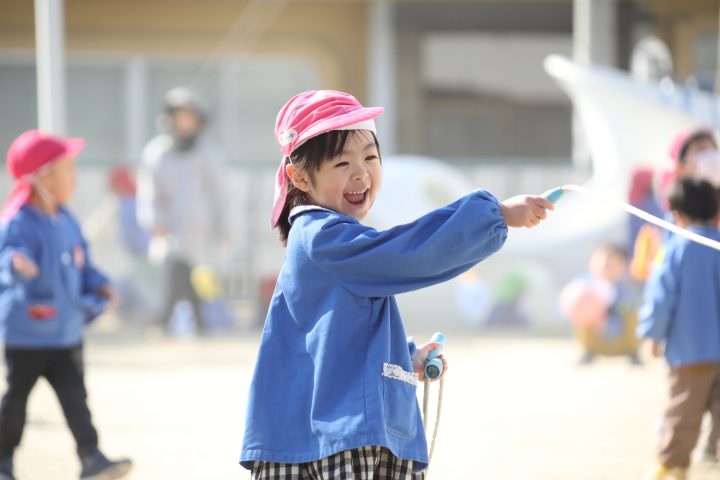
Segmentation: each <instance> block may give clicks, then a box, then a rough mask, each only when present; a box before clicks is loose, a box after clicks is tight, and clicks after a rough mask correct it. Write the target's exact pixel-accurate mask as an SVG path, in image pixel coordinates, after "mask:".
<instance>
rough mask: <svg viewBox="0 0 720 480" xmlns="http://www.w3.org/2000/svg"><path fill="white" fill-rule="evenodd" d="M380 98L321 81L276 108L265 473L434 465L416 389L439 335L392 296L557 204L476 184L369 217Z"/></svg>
mask: <svg viewBox="0 0 720 480" xmlns="http://www.w3.org/2000/svg"><path fill="white" fill-rule="evenodd" d="M382 111H383V109H382V108H378V107H375V108H366V107H363V106H362V105H361V104H360V102H358V101H357V100H356V99H355V98H354V97H353V96H352V95H349V94H347V93H342V92H335V91H331V90H320V91H310V92H303V93H300V94H298V95H296V96H295V97H293V98H292V99H291V100H290V101H289V102H288V103H287V104H286V105H285V106H284V107H283V108H282V110H281V111H280V113H279V114H278V117H277V122H276V126H275V137H276V140H277V142H278V144H279V146H280V150H281V151H282V154H283V157H282V160H281V163H280V167H279V168H278V171H277V176H276V190H275V192H276V195H275V202H274V206H273V210H272V217H271V223H272V226H273V227H277V228H278V229H279V233H280V238H281V240H282V242H283V243H285V244H286V247H287V251H286V256H285V263H284V265H283V267H282V270H281V272H280V275H279V277H278V280H277V285H276V287H275V292H274V294H273V298H272V300H271V303H270V309H269V311H268V315H267V320H266V322H265V328H264V331H263V335H262V340H261V344H260V349H259V352H258V358H257V363H256V367H255V373H254V376H253V380H252V385H251V387H250V399H249V402H248V411H247V422H246V427H245V436H244V440H243V448H242V453H241V456H240V462H241V464H242V465H243V466H244V467H246V468H248V469H250V470H251V471H252V473H251V476H252V478H253V479H254V480H260V479H274V480H290V479H292V480H302V479H310V478H312V479H316V480H317V479H337V478H343V479H355V480H370V479H372V480H410V479H422V478H424V475H425V474H424V471H425V469H426V468H427V464H428V461H429V459H428V451H427V443H426V440H425V432H424V429H423V425H422V419H421V415H420V411H419V408H418V404H417V399H416V392H415V389H416V385H417V383H418V381H422V380H424V372H423V364H424V362H425V360H426V359H427V357H428V353H429V352H430V351H431V350H433V349H435V348H438V347H439V346H440V344H439V343H437V342H428V343H426V344H425V345H422V346H416V345H415V342H414V341H412V340H411V339H408V338H407V337H406V336H405V331H404V328H403V324H402V320H401V319H400V313H399V311H398V308H397V303H396V301H395V297H394V295H395V294H397V293H402V292H407V291H410V290H417V289H419V288H423V287H426V286H429V285H433V284H436V283H440V282H444V281H446V280H449V279H451V278H453V277H456V276H458V275H460V274H461V273H463V272H465V271H467V270H468V269H470V268H471V267H473V266H474V265H475V264H476V263H478V262H479V261H481V260H482V259H484V258H486V257H487V256H489V255H491V254H492V253H494V252H495V251H497V250H498V249H499V248H500V247H501V246H502V245H503V243H504V242H505V239H506V236H507V231H508V226H511V227H513V226H514V227H520V226H524V227H531V226H534V225H537V224H538V223H539V222H540V221H542V220H543V219H545V218H546V216H547V213H546V209H550V210H552V209H553V205H552V203H551V202H549V201H548V200H546V199H544V198H543V197H535V196H519V197H514V198H512V199H510V200H506V201H505V202H499V201H498V200H497V199H496V198H495V197H494V196H493V195H492V194H490V193H489V192H487V191H485V190H477V191H475V192H473V193H471V194H469V195H467V196H465V197H463V198H461V199H459V200H457V201H456V202H454V203H452V204H450V205H448V206H446V207H443V208H441V209H438V210H435V211H433V212H429V213H428V214H427V215H425V216H423V217H421V218H419V219H418V220H416V221H414V222H412V223H409V224H407V225H399V226H397V227H394V228H391V229H389V230H385V231H377V230H375V229H373V228H370V227H367V226H365V225H363V224H362V223H360V222H361V221H362V220H363V219H364V218H365V216H366V215H367V213H368V211H369V210H370V208H371V207H372V204H373V202H374V200H375V198H376V195H377V193H378V192H379V190H380V186H381V184H382V163H381V159H380V148H379V144H378V140H377V137H376V129H375V123H374V119H375V118H376V117H377V116H379V115H380V114H381V113H382ZM443 364H444V367H443V372H444V371H445V368H446V367H447V365H446V364H445V362H444V361H443Z"/></svg>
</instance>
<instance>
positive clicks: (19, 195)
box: [0, 130, 85, 221]
mask: <svg viewBox="0 0 720 480" xmlns="http://www.w3.org/2000/svg"><path fill="white" fill-rule="evenodd" d="M84 146H85V140H83V139H82V138H67V139H65V138H60V137H55V136H53V135H51V134H49V133H45V132H41V131H39V130H29V131H27V132H25V133H23V134H21V135H20V136H19V137H17V138H16V139H15V140H14V141H13V143H12V144H11V145H10V148H9V149H8V152H7V169H8V172H9V173H10V175H12V176H13V178H15V186H14V187H13V189H12V191H11V192H10V195H9V196H8V198H7V199H6V200H5V204H4V205H3V207H2V211H0V220H2V221H6V220H8V219H9V218H10V217H12V216H13V215H15V213H16V212H17V211H18V210H19V209H20V207H22V206H23V205H24V204H25V203H26V202H27V201H28V200H29V199H30V194H31V193H32V182H33V181H34V180H35V177H36V176H37V175H38V174H39V173H40V172H41V171H42V170H43V168H46V167H48V166H49V165H52V164H53V163H54V162H55V161H56V160H59V159H60V158H62V157H73V156H75V155H77V154H78V153H80V151H81V150H82V149H83V147H84Z"/></svg>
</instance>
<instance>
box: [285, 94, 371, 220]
mask: <svg viewBox="0 0 720 480" xmlns="http://www.w3.org/2000/svg"><path fill="white" fill-rule="evenodd" d="M382 112H383V108H382V107H363V106H362V105H361V104H360V102H359V101H358V100H357V99H356V98H355V97H353V96H352V95H350V94H349V93H344V92H337V91H335V90H311V91H308V92H302V93H299V94H297V95H295V96H294V97H293V98H291V99H290V100H289V101H288V102H287V103H286V104H285V106H284V107H283V108H282V109H281V110H280V112H279V113H278V116H277V119H276V121H275V140H277V143H278V146H279V147H280V151H281V152H282V154H283V158H282V159H281V161H280V167H279V168H278V171H277V174H276V176H275V200H274V202H273V210H272V218H271V224H272V226H273V227H275V226H276V225H277V223H278V219H279V218H280V213H281V212H282V209H283V207H284V205H285V199H286V197H287V186H288V179H287V175H286V174H285V157H289V156H290V155H291V154H292V152H293V151H294V150H295V149H296V148H297V147H299V146H300V145H302V144H303V143H305V142H306V141H308V140H310V139H311V138H313V137H316V136H318V135H321V134H323V133H327V132H330V131H332V130H371V131H372V132H373V133H374V132H375V123H374V121H373V119H374V118H375V117H378V116H379V115H380V114H381V113H382Z"/></svg>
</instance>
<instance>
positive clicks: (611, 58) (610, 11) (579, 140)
mask: <svg viewBox="0 0 720 480" xmlns="http://www.w3.org/2000/svg"><path fill="white" fill-rule="evenodd" d="M616 9H617V5H616V2H615V0H602V1H598V0H574V1H573V59H574V60H575V61H576V62H580V63H588V64H590V63H595V64H600V65H609V66H613V65H615V63H616V42H617V39H616V37H617V21H616V16H617V14H616ZM572 130H573V162H574V163H575V164H576V165H578V166H582V167H589V166H590V151H589V149H588V147H587V143H586V142H585V135H584V132H583V129H582V125H581V124H580V120H579V118H578V116H577V114H573V123H572Z"/></svg>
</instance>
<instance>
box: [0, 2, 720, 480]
mask: <svg viewBox="0 0 720 480" xmlns="http://www.w3.org/2000/svg"><path fill="white" fill-rule="evenodd" d="M719 18H720V1H719V0H602V1H600V0H504V1H499V0H496V1H492V0H396V1H393V0H324V1H318V0H247V1H242V0H64V1H61V0H57V1H53V0H36V1H35V2H33V1H30V0H26V1H20V0H0V147H2V151H3V152H5V151H6V149H7V147H8V146H9V144H10V142H11V141H12V139H13V138H15V137H16V136H17V135H18V134H20V133H21V132H23V131H25V130H28V129H32V128H37V127H38V126H40V127H41V128H47V129H50V130H52V131H54V132H56V133H58V134H62V135H65V136H79V137H84V138H85V139H86V140H87V147H86V149H85V150H84V152H83V153H82V155H81V156H80V158H79V161H78V163H77V170H78V190H77V193H76V195H75V198H74V199H73V202H72V205H71V208H72V210H73V211H74V212H75V213H76V214H77V215H78V217H79V218H80V220H81V221H82V223H83V228H84V231H85V234H86V236H87V237H88V239H89V241H90V243H91V245H92V251H93V254H94V260H95V262H96V263H97V264H98V265H99V266H100V267H101V268H103V269H104V270H106V271H107V272H108V273H109V274H110V275H111V276H112V277H113V278H114V279H115V280H116V282H117V284H118V286H119V288H120V293H121V304H120V307H119V309H118V310H116V311H114V312H111V313H109V314H107V315H105V316H104V317H103V318H101V319H100V320H99V321H98V323H97V325H96V326H94V328H93V329H92V331H91V334H90V336H91V339H92V341H91V342H90V346H89V349H88V353H89V355H88V358H89V361H88V363H89V372H90V374H89V389H90V391H91V393H92V398H93V404H94V405H95V406H94V407H93V411H94V412H95V411H97V418H98V423H99V424H100V430H101V431H102V432H107V433H106V434H105V435H106V437H104V438H107V445H109V449H110V450H111V451H113V452H114V451H122V452H127V453H129V454H130V456H132V457H133V458H134V459H135V460H136V465H137V468H136V470H135V474H134V475H135V476H134V477H132V478H238V477H241V476H242V475H244V474H242V473H240V470H239V467H237V465H236V455H237V454H238V452H239V446H240V439H241V434H242V421H243V420H242V413H243V410H244V405H245V403H244V402H245V398H246V394H247V386H248V382H249V378H250V376H251V374H252V366H253V362H254V354H255V351H256V348H257V339H258V335H259V332H260V328H261V327H262V324H263V321H264V316H265V313H266V310H267V304H268V302H269V298H270V296H271V294H272V291H273V288H274V281H275V278H276V275H277V273H278V270H279V269H280V266H281V265H282V261H283V257H284V249H283V248H282V246H281V244H280V242H279V241H278V239H277V234H276V233H275V232H273V231H272V230H271V229H270V227H269V215H270V208H271V204H272V199H273V178H274V174H275V170H276V169H277V165H278V161H279V160H280V154H279V150H278V148H277V146H276V144H275V139H274V137H273V126H274V121H275V116H276V114H277V112H278V110H279V109H280V107H281V106H282V105H283V104H284V103H285V102H286V101H287V100H288V99H289V98H290V97H291V96H292V95H294V94H296V93H298V92H300V91H303V90H310V89H337V90H342V91H347V92H350V93H352V94H353V95H355V96H356V97H357V98H358V99H359V100H360V101H361V102H362V103H363V104H364V105H367V106H383V107H384V108H385V113H384V115H382V116H381V117H380V118H379V119H378V122H377V123H378V130H379V131H378V137H379V140H380V145H381V150H382V154H383V162H384V169H385V182H384V187H383V190H382V192H381V195H380V196H379V197H378V200H377V203H376V205H375V207H374V208H373V210H372V212H371V215H370V217H369V218H368V220H367V221H368V223H370V224H371V225H373V226H376V227H378V228H388V227H390V226H392V225H396V224H398V223H401V222H405V221H410V220H412V219H413V218H416V217H417V216H419V215H421V214H423V213H424V212H427V211H429V210H431V209H433V208H437V207H440V206H442V205H444V204H446V203H449V202H451V201H453V200H454V199H456V198H458V197H460V196H461V195H464V194H466V193H468V192H470V191H472V190H473V189H475V188H486V189H488V190H490V191H491V192H493V193H494V194H495V195H496V196H497V197H498V198H500V199H503V198H506V197H509V196H512V195H516V194H524V193H535V194H539V193H541V192H544V191H546V190H548V189H550V188H553V187H556V186H558V185H564V184H571V183H572V184H584V185H586V186H588V187H590V188H593V189H594V190H595V191H597V192H600V193H601V196H602V198H604V199H605V200H612V201H629V200H630V191H631V190H632V188H633V186H634V185H635V183H634V178H635V174H636V173H637V171H638V169H642V168H646V169H650V170H651V171H652V172H659V171H661V170H663V169H664V168H667V166H668V165H669V162H670V159H669V155H668V149H669V146H670V143H671V141H672V139H673V135H675V134H676V133H677V131H678V130H680V129H686V128H689V127H692V126H696V125H709V126H710V127H711V128H712V129H713V130H714V131H716V132H717V130H718V128H719V127H720V106H719V104H718V102H717V97H716V96H715V91H716V86H717V85H718V82H719V81H720V80H719V79H718V68H719V63H718V56H719V55H720V52H719V51H718V20H719ZM39 65H40V66H41V68H40V70H39V69H38V66H39ZM43 65H44V67H43ZM43 68H45V71H50V72H52V74H51V75H50V76H49V77H48V76H47V75H46V74H43V73H39V72H41V71H42V69H43ZM176 86H185V87H188V88H189V89H191V90H192V91H194V92H195V93H196V94H197V95H198V97H199V98H201V99H202V101H203V103H204V106H205V108H206V112H207V117H208V123H207V130H208V134H209V136H210V137H211V138H212V140H213V141H214V142H215V143H216V144H217V145H218V147H219V149H220V150H222V152H223V153H224V157H225V159H226V162H227V167H228V168H227V176H226V177H227V178H226V181H227V183H228V188H227V196H226V205H227V208H228V211H229V212H228V213H229V215H228V221H229V225H228V227H229V236H230V238H229V239H228V240H229V241H228V242H227V243H226V244H225V245H223V247H222V248H218V249H215V250H211V251H210V252H209V253H208V254H207V255H206V256H205V257H204V259H203V263H202V265H201V267H202V269H200V270H198V271H197V272H195V273H197V275H196V279H195V280H194V282H193V284H194V286H195V287H197V288H198V289H199V290H201V292H200V293H201V296H202V297H203V298H204V300H206V301H207V302H208V303H212V301H213V300H218V299H219V301H221V303H222V308H221V311H222V312H224V317H223V318H224V319H223V320H222V321H220V320H218V321H217V322H216V323H214V324H213V329H215V330H216V331H217V332H218V335H215V336H211V337H210V338H207V337H204V338H202V339H200V340H199V341H197V342H195V341H194V339H195V337H194V336H193V335H192V334H193V330H192V322H187V321H184V320H182V318H183V315H186V314H187V311H185V312H184V313H183V312H180V311H177V312H174V314H175V316H176V317H177V319H176V321H175V322H171V325H170V330H169V332H165V333H171V335H170V336H166V335H163V334H159V333H158V331H159V329H158V325H157V324H155V323H154V322H153V319H154V318H155V317H156V316H157V314H158V311H159V309H160V308H161V306H160V303H161V301H160V298H161V297H162V295H163V290H164V288H165V285H164V283H165V282H164V278H165V277H164V276H163V274H162V272H161V271H160V267H159V266H158V265H156V264H153V262H151V261H150V260H148V258H147V255H146V253H147V252H142V253H141V254H140V255H138V253H137V252H136V251H133V250H132V248H129V247H128V244H127V242H126V241H124V238H125V237H124V229H125V228H127V225H126V224H125V223H124V222H125V221H127V217H124V216H123V212H127V210H126V206H127V205H125V203H124V202H125V201H126V200H128V199H129V197H128V195H130V196H132V195H134V189H133V188H130V189H123V188H118V184H117V181H118V178H119V177H118V173H117V172H119V171H120V172H125V173H122V174H121V175H120V177H122V179H123V180H121V181H120V183H121V184H123V185H125V186H127V185H126V183H127V182H126V180H128V179H129V180H131V181H132V180H133V179H134V176H135V174H136V173H137V171H138V169H139V167H140V164H141V156H142V151H143V148H144V147H145V145H146V144H147V143H148V142H149V141H150V140H151V138H153V137H154V136H155V135H156V134H157V132H158V120H159V115H160V113H161V112H162V111H163V108H164V101H165V100H164V98H165V95H166V93H167V92H168V91H169V90H170V89H172V88H173V87H176ZM39 99H40V100H39ZM124 175H127V177H125V176H124ZM131 183H132V182H131ZM10 186H11V179H10V178H9V176H8V175H7V174H2V175H0V195H2V196H5V195H7V193H8V192H9V190H10ZM646 193H647V192H646ZM557 207H558V208H557V211H556V212H555V213H554V214H553V215H551V218H550V220H548V221H547V222H545V223H544V224H542V225H541V226H540V227H538V228H536V229H533V230H532V231H524V230H513V231H511V232H510V236H509V239H508V242H507V244H506V246H505V248H504V249H503V251H501V252H500V253H499V254H498V255H496V256H494V257H493V258H492V259H490V260H488V261H487V262H483V263H481V264H480V265H479V266H478V267H476V268H474V269H472V270H471V271H470V272H468V273H467V274H466V275H463V276H462V277H460V278H458V279H455V280H453V281H451V282H447V283H446V284H443V285H438V286H435V287H431V288H429V289H425V290H423V291H422V292H417V293H410V294H405V295H401V296H400V298H399V302H400V308H401V311H402V312H403V318H404V322H405V323H406V328H407V330H408V332H409V333H417V334H419V335H424V334H426V333H427V334H429V333H431V332H432V331H434V330H438V329H442V330H447V331H450V332H451V334H450V336H449V338H450V340H449V342H450V343H449V345H450V348H452V345H453V342H455V344H454V345H455V347H454V348H455V350H454V352H455V357H454V358H455V360H454V361H455V362H456V363H455V364H454V365H455V367H454V369H455V372H456V373H455V375H456V376H455V378H456V379H458V380H459V381H457V382H455V383H454V385H453V384H450V382H451V381H452V377H451V378H449V380H448V383H449V386H448V389H449V395H448V396H447V397H446V398H447V400H446V402H447V403H446V409H445V411H446V412H449V413H448V414H447V416H446V418H445V419H444V420H443V421H444V424H443V427H441V432H444V433H443V435H444V436H443V437H441V439H440V446H439V447H438V453H437V457H436V458H437V460H436V462H435V465H436V466H435V467H434V468H435V469H436V470H435V471H436V472H438V473H436V476H435V478H436V479H439V478H443V479H460V478H463V479H464V478H476V477H472V476H467V472H468V471H478V472H479V473H478V475H479V476H478V477H477V478H497V479H512V478H518V479H520V478H522V479H523V480H526V479H528V478H538V479H550V480H564V479H567V480H570V479H573V480H577V479H584V480H586V479H590V480H591V479H601V478H607V479H613V480H617V479H626V478H627V479H630V478H639V475H640V473H641V472H642V471H644V469H645V467H646V466H648V465H651V464H652V462H653V460H654V457H653V453H652V452H653V445H654V437H653V434H652V433H651V432H650V431H651V424H652V423H653V422H654V420H655V419H656V417H657V416H658V415H659V414H660V412H661V407H662V405H663V398H664V397H663V394H664V393H663V392H664V386H663V380H662V375H663V370H662V368H661V367H660V365H659V364H658V363H654V364H651V365H649V366H648V367H647V368H646V369H644V370H637V369H636V370H633V369H632V368H631V367H628V366H627V365H626V363H625V362H624V360H620V361H619V362H617V361H616V362H614V361H612V360H611V361H609V362H608V365H607V366H606V367H605V368H604V369H602V368H601V369H596V370H593V371H583V372H581V371H579V370H577V369H575V368H574V366H575V363H574V355H575V353H573V352H575V347H574V346H572V344H571V342H570V341H569V339H570V338H571V332H572V331H573V326H572V325H571V323H569V322H568V321H567V320H566V319H565V318H564V317H563V315H562V314H561V312H560V309H559V308H558V297H559V294H560V291H561V290H562V288H563V286H564V285H566V284H567V283H568V282H569V281H570V280H571V279H573V278H574V277H576V276H577V275H580V274H582V273H583V272H586V271H587V270H588V260H589V258H590V255H591V253H592V252H593V251H594V250H595V249H596V247H597V246H598V245H601V244H605V243H607V242H612V243H613V244H616V245H619V246H620V247H621V249H626V250H627V251H628V252H630V251H631V250H632V244H633V240H634V236H633V235H634V234H633V231H632V230H631V226H630V219H629V218H628V216H627V215H626V214H625V213H624V212H622V211H621V210H620V209H617V208H616V207H615V206H613V205H612V204H611V203H610V202H606V201H603V200H599V201H598V200H593V199H590V198H586V197H584V196H581V195H574V194H566V195H565V197H563V198H562V199H561V200H560V201H559V202H558V205H557ZM131 217H132V215H131ZM439 254H442V252H439ZM185 310H187V309H185ZM452 332H457V333H456V335H455V336H453V335H452ZM474 333H477V334H478V335H473V334H474ZM174 337H188V338H191V339H193V341H191V342H187V343H185V342H181V341H177V340H178V339H176V338H174ZM451 358H453V357H451ZM451 361H453V360H451ZM497 366H502V367H503V368H497ZM463 379H468V381H464V380H463ZM476 379H480V381H476ZM541 379H542V380H543V382H542V383H541ZM518 380H519V381H518ZM545 380H547V382H545ZM188 386H190V388H189V387H188ZM46 387H47V386H46V385H42V386H41V387H40V389H39V391H40V393H38V394H37V396H36V397H35V398H36V400H35V402H34V403H33V404H32V405H31V411H30V425H31V427H30V428H28V435H27V437H26V440H24V442H25V443H24V445H26V447H25V448H24V449H23V450H21V454H20V458H19V460H18V464H19V467H18V468H19V471H20V473H26V474H27V475H26V476H27V478H66V477H67V475H68V474H67V472H74V470H73V469H74V468H75V466H74V463H73V460H72V458H71V456H70V455H69V451H70V450H69V447H68V448H65V447H63V449H61V450H58V449H57V448H56V447H55V446H56V445H57V444H58V443H57V442H58V441H62V442H65V443H67V445H68V446H69V445H70V440H69V438H65V437H64V435H65V433H60V432H64V426H63V425H62V416H61V414H60V413H59V410H53V409H52V408H55V407H50V409H48V406H49V405H54V404H55V402H54V400H52V399H51V393H50V390H49V389H48V388H46ZM133 392H142V395H134V394H133ZM495 392H504V393H505V395H494V393H495ZM202 393H204V394H205V396H204V397H203V398H201V397H200V395H201V394H202ZM208 397H209V398H211V401H207V398H208ZM168 398H170V399H172V400H171V401H168ZM531 400H532V401H531ZM535 400H536V401H535ZM482 402H485V403H482ZM33 405H34V407H33ZM483 405H484V408H483V407H482V406H483ZM209 407H212V408H209ZM469 411H474V412H475V415H471V416H468V415H466V413H467V412H469ZM570 412H572V413H570ZM559 419H562V421H561V420H559ZM33 425H34V427H33ZM442 429H446V430H444V431H443V430H442ZM469 431H472V432H480V433H478V434H475V433H473V435H472V436H471V435H469V434H468V432H469ZM618 432H622V433H623V434H622V435H618ZM58 435H61V436H62V437H58ZM471 440H473V441H471ZM163 448H164V450H163ZM168 452H170V453H171V455H170V456H169V457H168V456H167V455H168ZM38 453H41V454H42V455H43V457H42V458H44V459H45V461H43V462H34V461H33V459H36V458H37V457H36V454H38ZM621 453H622V454H621ZM158 455H159V456H158ZM478 455H479V456H478ZM518 455H519V456H518ZM198 458H201V459H203V461H198ZM598 458H600V459H602V466H604V467H605V468H590V469H588V466H591V467H592V466H593V465H598V466H600V465H601V464H599V463H597V462H598ZM518 459H520V460H521V461H518ZM476 460H478V461H479V463H480V464H481V466H480V467H478V466H477V463H478V462H476ZM209 465H213V466H214V467H213V468H214V469H215V470H213V469H212V468H210V469H209V470H208V469H207V468H209V467H208V466H209ZM530 471H532V472H535V473H534V474H530V473H528V472H530ZM57 472H63V473H62V474H58V473H57ZM481 474H482V475H481ZM695 474H696V475H697V476H695V477H692V478H693V479H695V478H697V479H710V478H720V474H718V473H717V470H713V471H712V472H711V473H708V472H705V473H704V474H703V472H699V473H697V472H696V473H695ZM703 475H705V476H703ZM716 475H717V476H716ZM243 478H244V477H243Z"/></svg>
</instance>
